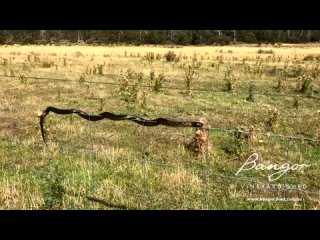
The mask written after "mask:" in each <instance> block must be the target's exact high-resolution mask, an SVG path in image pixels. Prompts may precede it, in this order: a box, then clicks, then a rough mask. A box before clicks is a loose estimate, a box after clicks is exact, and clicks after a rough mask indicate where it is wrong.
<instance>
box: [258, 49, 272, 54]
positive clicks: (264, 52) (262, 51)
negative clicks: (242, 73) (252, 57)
mask: <svg viewBox="0 0 320 240" xmlns="http://www.w3.org/2000/svg"><path fill="white" fill-rule="evenodd" d="M258 54H274V51H273V50H272V49H270V50H263V49H259V50H258Z"/></svg>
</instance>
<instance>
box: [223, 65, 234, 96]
mask: <svg viewBox="0 0 320 240" xmlns="http://www.w3.org/2000/svg"><path fill="white" fill-rule="evenodd" d="M224 81H225V82H226V91H227V92H232V91H233V90H234V88H235V84H236V81H237V78H236V77H235V75H234V74H233V68H232V67H228V68H227V69H226V71H225V72H224Z"/></svg>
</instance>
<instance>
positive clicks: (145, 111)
mask: <svg viewBox="0 0 320 240" xmlns="http://www.w3.org/2000/svg"><path fill="white" fill-rule="evenodd" d="M319 63H320V45H317V44H301V45H287V44H281V45H280V44H275V45H259V46H258V45H234V46H233V45H231V46H224V47H221V46H212V47H208V46H206V47H195V46H184V47H178V46H140V47H138V46H33V45H30V46H19V45H14V46H0V172H1V173H0V209H319V208H320V184H319V173H320V171H319V163H320V148H319V140H320V112H319V111H320V77H319V75H320V74H319V73H320V66H319ZM47 106H54V107H57V108H76V109H81V110H83V111H86V112H88V113H92V114H98V113H100V112H104V111H108V112H112V113H116V114H130V115H137V116H141V117H144V118H147V119H155V118H158V117H163V118H169V119H175V120H193V121H197V120H199V119H200V118H202V117H204V118H206V119H207V120H208V121H209V124H210V126H211V127H212V129H211V130H210V131H209V145H210V146H209V148H208V152H207V155H206V156H205V157H197V156H195V155H193V154H192V153H191V152H190V151H189V150H188V148H187V147H186V146H187V144H188V142H190V141H191V140H192V138H193V136H194V133H195V130H194V129H192V128H172V127H165V126H156V127H143V126H140V125H137V124H135V123H133V122H130V121H111V120H103V121H98V122H89V121H86V120H84V119H82V118H80V117H78V116H77V115H55V114H49V115H48V116H47V118H46V131H47V139H48V144H49V147H48V149H47V148H46V147H45V145H44V143H43V141H42V137H41V132H40V126H39V118H38V113H39V111H41V110H44V109H45V108H46V107H47ZM218 128H219V129H241V130H244V131H250V132H252V134H251V135H249V136H248V135H245V134H241V133H239V132H238V133H237V132H236V133H234V132H228V131H224V130H219V131H218ZM259 133H270V134H279V135H285V136H297V137H301V138H302V137H303V138H310V139H314V140H318V141H308V140H301V139H290V138H281V137H275V136H266V135H261V134H259ZM253 153H258V154H259V156H260V157H261V159H260V160H259V161H261V162H262V163H263V164H265V165H267V164H279V165H280V164H284V163H289V164H291V165H293V164H309V165H311V166H310V167H308V168H305V169H302V170H291V171H288V172H287V173H285V174H284V175H283V176H282V177H281V178H279V179H278V180H276V181H273V182H269V181H268V176H269V175H271V174H272V173H273V172H275V171H274V170H254V169H252V170H250V171H245V172H242V173H241V174H239V175H235V174H236V172H237V171H238V169H239V168H240V167H241V166H242V165H243V164H244V163H245V161H246V160H247V159H248V157H250V156H251V155H252V154H253ZM48 156H49V157H48ZM50 159H51V160H50ZM270 184H273V185H278V186H282V187H280V189H279V188H277V187H275V188H274V189H272V186H271V188H270ZM279 184H280V185H279ZM261 186H268V187H261ZM285 186H288V188H289V187H290V186H291V189H285V188H286V187H285ZM297 186H299V187H301V186H302V190H301V189H292V188H294V187H297ZM259 197H261V198H269V199H272V198H278V201H250V199H252V198H259ZM283 198H286V199H289V198H298V199H299V201H281V200H279V199H283Z"/></svg>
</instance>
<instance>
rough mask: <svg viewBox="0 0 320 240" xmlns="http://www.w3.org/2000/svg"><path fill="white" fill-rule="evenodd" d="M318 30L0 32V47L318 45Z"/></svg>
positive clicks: (319, 38) (319, 31)
mask: <svg viewBox="0 0 320 240" xmlns="http://www.w3.org/2000/svg"><path fill="white" fill-rule="evenodd" d="M319 40H320V30H0V44H57V43H61V44H66V43H67V44H68V43H87V44H135V45H140V44H177V45H212V44H217V45H228V44H230V43H234V42H239V43H276V42H279V43H306V42H318V41H319Z"/></svg>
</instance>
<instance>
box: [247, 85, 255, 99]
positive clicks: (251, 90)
mask: <svg viewBox="0 0 320 240" xmlns="http://www.w3.org/2000/svg"><path fill="white" fill-rule="evenodd" d="M253 90H254V85H253V84H250V86H249V96H248V97H247V98H246V100H247V101H248V102H254V96H253Z"/></svg>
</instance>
